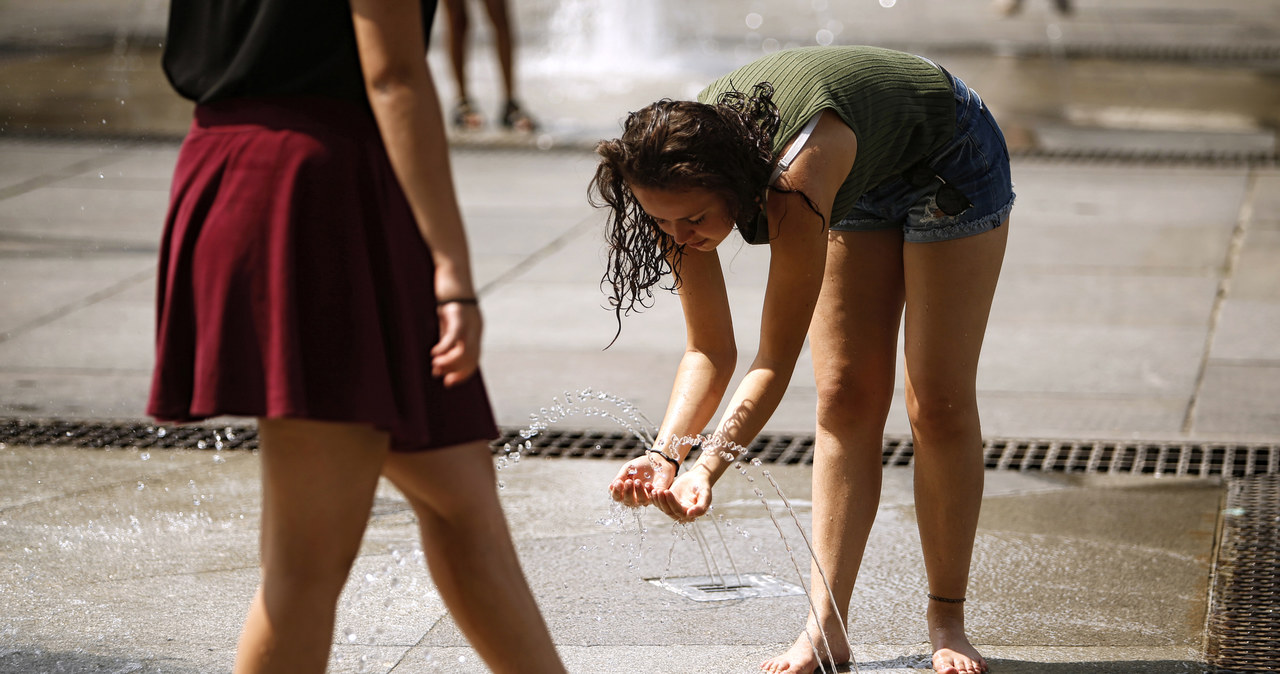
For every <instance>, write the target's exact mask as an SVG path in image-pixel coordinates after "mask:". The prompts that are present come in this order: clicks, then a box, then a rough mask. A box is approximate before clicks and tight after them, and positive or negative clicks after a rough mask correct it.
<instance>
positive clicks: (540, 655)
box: [384, 442, 565, 674]
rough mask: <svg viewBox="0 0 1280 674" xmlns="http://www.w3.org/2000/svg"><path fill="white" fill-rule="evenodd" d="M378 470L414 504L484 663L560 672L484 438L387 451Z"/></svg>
mask: <svg viewBox="0 0 1280 674" xmlns="http://www.w3.org/2000/svg"><path fill="white" fill-rule="evenodd" d="M384 473H385V475H386V476H387V477H388V478H389V479H390V480H391V481H392V482H393V483H394V484H395V485H396V486H397V487H398V488H399V489H400V490H401V491H402V492H404V494H405V497H406V498H408V499H409V502H410V503H411V504H412V505H413V509H414V511H415V512H416V513H417V515H418V522H419V526H420V527H421V530H422V548H423V551H424V552H425V553H426V557H427V564H428V565H429V567H430V568H431V576H432V578H433V579H434V580H435V583H436V587H437V588H438V589H439V590H440V596H441V597H443V598H444V601H445V604H446V605H447V606H448V607H449V613H450V615H452V616H453V619H454V621H455V622H457V624H458V627H459V628H460V629H461V630H462V632H463V634H465V635H466V636H467V639H468V640H469V641H470V642H471V645H472V646H473V647H474V648H475V649H476V652H477V653H479V655H480V657H481V658H482V659H483V660H484V661H485V664H487V665H488V666H489V668H490V669H491V670H492V671H494V672H530V673H533V674H541V673H543V672H564V671H565V670H564V665H563V664H561V662H560V657H559V655H558V654H557V653H556V649H555V645H554V644H553V643H552V641H551V636H550V634H549V633H548V631H547V626H546V623H545V622H543V619H542V614H541V613H540V612H539V611H538V606H537V603H536V601H535V600H534V597H533V593H532V592H531V591H530V590H529V586H528V584H527V583H526V581H525V577H524V573H523V571H522V570H521V569H520V560H519V559H518V557H517V556H516V550H515V545H514V544H513V543H512V541H511V532H510V531H509V530H508V528H507V520H506V516H505V515H504V514H503V512H502V505H501V503H500V501H499V500H498V490H497V477H496V472H495V471H494V467H493V457H492V454H491V453H490V451H489V447H488V445H487V444H485V443H483V442H477V443H472V444H469V445H462V446H458V447H452V448H448V449H439V450H433V451H427V452H418V453H412V454H392V455H391V458H389V459H388V460H387V464H386V469H385V471H384Z"/></svg>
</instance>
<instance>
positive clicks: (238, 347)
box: [148, 0, 564, 674]
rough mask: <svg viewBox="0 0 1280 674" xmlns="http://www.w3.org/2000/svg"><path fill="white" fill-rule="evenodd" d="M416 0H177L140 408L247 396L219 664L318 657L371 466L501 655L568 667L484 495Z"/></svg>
mask: <svg viewBox="0 0 1280 674" xmlns="http://www.w3.org/2000/svg"><path fill="white" fill-rule="evenodd" d="M434 10H435V4H434V2H431V1H427V2H420V1H419V0H349V1H348V0H227V1H224V2H206V1H205V0H174V1H173V3H172V5H171V8H170V18H169V33H168V39H167V41H166V50H165V55H164V66H165V72H166V74H167V75H168V77H169V79H170V81H171V82H172V83H173V85H174V87H175V88H176V89H177V90H178V92H179V93H180V94H182V95H183V96H186V97H187V98H189V99H191V100H193V101H195V102H196V103H197V105H196V109H195V120H194V122H193V124H192V126H191V130H190V133H189V134H188V136H187V138H186V139H185V141H184V142H183V145H182V149H181V152H180V154H179V156H178V162H177V166H176V169H175V172H174V180H173V188H172V192H171V202H170V210H169V215H168V219H167V222H166V227H165V233H164V240H163V242H162V245H161V253H160V269H159V277H160V278H159V289H158V298H157V304H158V307H157V342H156V367H155V373H154V376H153V384H152V393H151V400H150V403H149V406H148V413H149V414H151V415H153V416H154V417H156V418H158V419H160V420H166V421H179V422H182V421H194V420H199V419H205V418H209V417H214V416H219V415H238V416H250V417H257V418H258V438H259V444H260V452H259V453H260V458H261V463H262V465H261V470H262V536H261V546H262V550H261V567H262V581H261V585H260V586H259V588H258V591H257V594H256V595H255V596H254V598H253V601H252V604H251V606H250V608H249V613H248V617H247V618H246V620H245V623H244V628H243V632H242V633H241V636H240V643H239V649H238V651H237V654H236V660H235V671H236V672H237V673H240V674H248V673H254V672H289V673H300V672H322V671H324V669H325V667H326V664H327V662H328V659H329V649H330V645H331V644H332V642H333V631H334V620H335V611H336V606H337V601H338V597H339V594H340V592H341V591H342V588H343V585H344V584H345V583H346V581H347V576H348V573H349V572H350V570H351V566H352V564H353V562H354V561H355V559H356V556H357V554H358V551H359V548H360V542H361V538H362V537H363V535H364V530H365V526H366V524H367V522H368V519H369V514H370V511H371V508H372V505H373V497H374V490H375V488H376V487H377V485H378V482H379V479H380V478H381V477H382V476H386V477H387V478H389V479H390V481H391V482H392V483H393V484H394V485H395V486H396V487H398V488H399V489H400V491H401V492H403V493H404V495H405V497H406V499H407V500H408V502H409V504H410V505H411V506H412V507H413V510H414V512H415V513H416V515H417V517H418V523H419V527H420V530H421V536H422V546H423V550H424V552H425V555H426V559H427V563H428V565H429V566H430V569H431V573H432V577H433V579H434V580H435V584H436V587H437V588H438V590H439V592H440V595H441V597H442V598H443V599H444V601H445V604H446V605H447V606H448V609H449V611H450V613H451V615H452V616H453V619H454V621H455V622H456V623H457V625H458V627H459V628H460V629H461V630H462V632H463V633H464V634H465V635H466V636H467V638H468V639H469V640H470V642H471V644H472V646H473V647H474V648H475V649H476V651H477V652H478V653H479V655H480V657H481V658H482V659H483V660H484V662H485V663H486V664H487V665H488V666H489V667H490V669H491V670H493V671H496V672H516V671H520V672H551V673H555V672H563V671H564V667H563V666H562V665H561V663H560V659H559V656H558V655H557V653H556V650H555V647H554V645H553V643H552V641H551V638H550V636H549V634H548V632H547V628H546V625H545V624H544V622H543V619H542V616H541V614H540V612H539V610H538V607H537V605H536V603H535V601H534V597H533V595H532V593H531V592H530V590H529V587H528V585H527V583H526V581H525V577H524V575H523V572H522V571H521V568H520V564H519V560H518V558H517V556H516V551H515V547H514V545H513V544H512V541H511V537H510V533H509V531H508V529H507V523H506V519H505V516H504V514H503V512H502V508H501V505H500V502H499V500H498V494H497V486H496V473H495V472H494V465H493V461H492V456H491V453H490V451H489V447H488V441H489V440H490V439H492V438H493V437H495V436H496V435H497V429H496V427H495V424H494V419H493V414H492V411H491V410H490V407H489V401H488V397H487V394H486V392H485V388H484V384H483V382H482V381H481V378H480V375H479V374H478V372H477V364H478V362H479V349H480V336H481V315H480V310H479V307H478V306H477V303H476V296H475V286H474V284H473V280H472V275H471V267H470V260H469V253H468V248H467V240H466V235H465V232H464V230H463V224H462V219H461V216H460V213H459V210H458V204H457V202H456V198H455V196H454V188H453V183H452V177H451V169H450V167H449V158H448V154H447V153H448V148H447V147H446V145H445V134H444V121H443V118H442V114H441V110H440V104H439V101H438V100H437V97H436V93H435V88H434V85H433V83H432V79H431V76H430V73H429V71H428V69H427V64H426V36H427V35H429V34H430V19H431V17H432V16H433V14H434Z"/></svg>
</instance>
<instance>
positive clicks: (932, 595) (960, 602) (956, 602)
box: [929, 594, 964, 604]
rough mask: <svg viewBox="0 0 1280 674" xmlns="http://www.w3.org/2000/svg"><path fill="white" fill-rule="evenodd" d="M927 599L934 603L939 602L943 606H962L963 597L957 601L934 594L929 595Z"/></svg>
mask: <svg viewBox="0 0 1280 674" xmlns="http://www.w3.org/2000/svg"><path fill="white" fill-rule="evenodd" d="M929 598H930V599H932V600H934V601H940V602H942V603H944V604H963V603H964V597H961V598H959V599H952V598H950V597H939V596H938V595H936V594H931V595H929Z"/></svg>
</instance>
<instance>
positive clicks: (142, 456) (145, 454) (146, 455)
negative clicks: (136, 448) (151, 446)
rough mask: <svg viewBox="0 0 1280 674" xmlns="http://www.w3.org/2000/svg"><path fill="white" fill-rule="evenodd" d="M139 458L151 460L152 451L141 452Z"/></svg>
mask: <svg viewBox="0 0 1280 674" xmlns="http://www.w3.org/2000/svg"><path fill="white" fill-rule="evenodd" d="M138 458H139V459H142V460H143V461H150V460H151V452H143V453H141V454H139V455H138Z"/></svg>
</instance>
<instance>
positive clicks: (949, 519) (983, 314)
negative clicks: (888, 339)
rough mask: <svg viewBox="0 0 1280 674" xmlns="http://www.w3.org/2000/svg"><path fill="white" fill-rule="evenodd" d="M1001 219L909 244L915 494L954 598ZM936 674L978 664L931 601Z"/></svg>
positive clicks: (973, 483) (939, 588)
mask: <svg viewBox="0 0 1280 674" xmlns="http://www.w3.org/2000/svg"><path fill="white" fill-rule="evenodd" d="M1008 233H1009V223H1008V221H1006V222H1005V223H1004V224H1003V225H1002V226H1000V227H998V228H996V229H995V230H993V231H990V232H986V233H984V234H979V235H977V236H971V237H967V238H963V239H957V240H954V241H946V242H939V243H925V244H908V245H907V246H906V251H905V268H906V282H907V286H906V288H907V302H906V333H905V334H906V344H905V354H906V370H907V411H908V414H909V415H910V418H911V430H912V434H913V436H914V438H915V500H916V512H917V517H918V524H919V528H920V544H921V548H922V549H923V552H924V562H925V570H926V572H927V573H928V576H929V593H930V594H933V595H935V596H941V597H947V598H954V599H962V598H964V596H965V590H966V588H967V586H968V582H969V562H970V559H971V558H972V556H973V539H974V536H975V534H976V532H977V527H978V512H979V509H980V508H981V506H982V485H983V466H982V430H981V426H980V423H979V419H978V405H977V392H976V379H977V370H978V356H979V353H980V352H981V350H982V339H983V336H984V334H985V332H986V327H987V317H988V316H989V314H990V310H991V299H992V296H993V295H994V294H995V289H996V281H997V279H998V277H999V275H1000V265H1001V261H1002V260H1003V258H1004V250H1005V242H1006V241H1007V239H1008ZM928 624H929V641H930V643H931V644H932V646H933V649H934V655H933V667H934V669H935V670H937V671H938V672H939V673H940V674H957V673H960V672H965V673H968V672H985V671H987V665H986V661H985V660H983V658H982V656H981V655H979V654H978V651H977V650H976V649H975V648H974V647H973V645H972V644H970V643H969V639H968V637H967V636H966V634H965V631H964V605H963V604H961V603H949V602H941V601H936V600H930V601H929V609H928Z"/></svg>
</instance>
